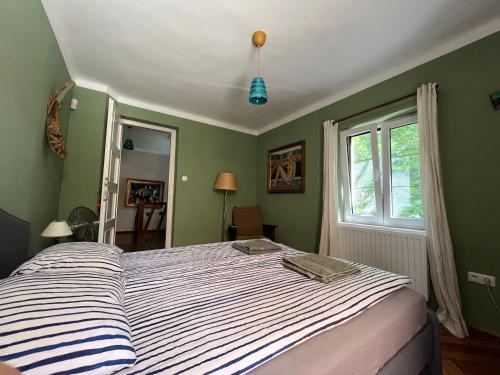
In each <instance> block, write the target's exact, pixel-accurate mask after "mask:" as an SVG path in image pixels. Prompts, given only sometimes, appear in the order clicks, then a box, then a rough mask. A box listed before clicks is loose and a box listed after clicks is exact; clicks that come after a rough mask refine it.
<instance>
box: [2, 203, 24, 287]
mask: <svg viewBox="0 0 500 375" xmlns="http://www.w3.org/2000/svg"><path fill="white" fill-rule="evenodd" d="M29 237H30V223H28V222H27V221H24V220H22V219H19V218H17V217H15V216H12V215H10V214H8V213H7V212H5V211H4V210H2V209H0V278H4V277H7V276H9V274H10V273H11V272H12V271H14V270H15V269H16V267H17V266H19V265H20V264H21V263H23V262H24V261H26V259H28V246H29Z"/></svg>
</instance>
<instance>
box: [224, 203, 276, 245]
mask: <svg viewBox="0 0 500 375" xmlns="http://www.w3.org/2000/svg"><path fill="white" fill-rule="evenodd" d="M277 227H278V226H277V225H270V224H263V223H262V211H261V209H260V207H234V208H233V225H230V226H229V240H230V241H235V240H248V239H256V238H269V239H270V240H271V241H275V240H276V228H277Z"/></svg>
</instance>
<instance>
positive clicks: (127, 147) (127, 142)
mask: <svg viewBox="0 0 500 375" xmlns="http://www.w3.org/2000/svg"><path fill="white" fill-rule="evenodd" d="M131 128H132V127H131V126H128V138H126V139H125V142H123V148H124V149H125V150H133V149H134V141H133V140H132V137H131V136H130V132H131V131H132V129H131Z"/></svg>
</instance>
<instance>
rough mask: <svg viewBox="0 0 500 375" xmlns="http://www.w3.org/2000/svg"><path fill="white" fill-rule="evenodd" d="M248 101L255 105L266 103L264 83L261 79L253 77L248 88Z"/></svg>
mask: <svg viewBox="0 0 500 375" xmlns="http://www.w3.org/2000/svg"><path fill="white" fill-rule="evenodd" d="M248 101H249V102H250V103H252V104H255V105H262V104H266V103H267V91H266V83H265V82H264V78H262V77H254V78H253V79H252V84H251V86H250V97H249V98H248Z"/></svg>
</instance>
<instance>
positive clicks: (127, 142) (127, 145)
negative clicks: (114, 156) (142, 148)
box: [123, 138, 134, 150]
mask: <svg viewBox="0 0 500 375" xmlns="http://www.w3.org/2000/svg"><path fill="white" fill-rule="evenodd" d="M123 148H124V149H125V150H133V149H134V141H132V139H130V138H127V139H125V142H124V143H123Z"/></svg>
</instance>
